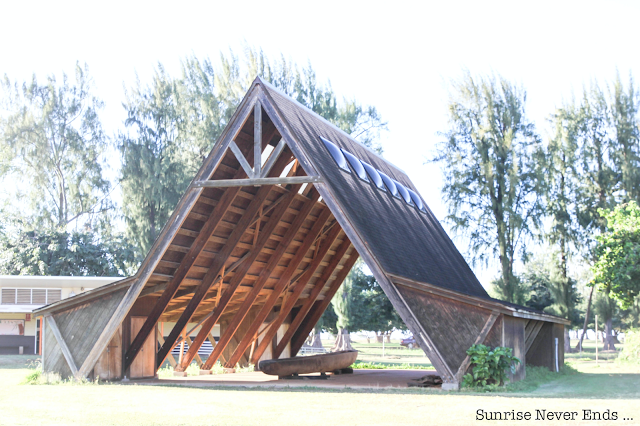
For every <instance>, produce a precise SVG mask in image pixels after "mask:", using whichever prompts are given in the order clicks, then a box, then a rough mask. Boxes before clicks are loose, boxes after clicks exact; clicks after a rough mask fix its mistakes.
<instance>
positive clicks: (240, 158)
mask: <svg viewBox="0 0 640 426" xmlns="http://www.w3.org/2000/svg"><path fill="white" fill-rule="evenodd" d="M229 149H230V150H231V152H233V155H235V157H236V159H237V160H238V163H240V166H241V167H242V169H243V170H244V172H245V173H246V174H247V176H249V177H257V176H256V175H255V174H254V173H253V170H252V169H251V166H250V165H249V162H248V161H247V159H246V158H244V154H243V153H242V151H240V148H238V145H236V143H235V141H231V143H230V144H229Z"/></svg>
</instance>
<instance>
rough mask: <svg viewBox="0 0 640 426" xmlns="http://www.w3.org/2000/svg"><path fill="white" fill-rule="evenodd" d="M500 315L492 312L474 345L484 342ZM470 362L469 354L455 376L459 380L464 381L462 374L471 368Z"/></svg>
mask: <svg viewBox="0 0 640 426" xmlns="http://www.w3.org/2000/svg"><path fill="white" fill-rule="evenodd" d="M499 316H500V314H499V313H497V312H492V313H491V316H490V317H489V318H488V319H487V322H485V323H484V327H482V330H481V331H480V334H478V337H476V341H475V342H474V345H479V344H481V343H482V342H484V339H486V338H487V335H488V334H489V331H491V327H493V324H495V322H496V319H498V317H499ZM470 363H471V357H470V356H469V355H467V356H466V357H465V359H464V360H463V361H462V364H460V367H459V368H458V371H457V372H456V374H455V378H456V380H457V381H458V382H461V381H462V376H464V372H465V371H467V368H469V364H470Z"/></svg>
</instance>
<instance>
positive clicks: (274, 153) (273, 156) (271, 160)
mask: <svg viewBox="0 0 640 426" xmlns="http://www.w3.org/2000/svg"><path fill="white" fill-rule="evenodd" d="M284 147H285V143H284V139H280V142H278V145H276V147H275V148H274V150H273V151H272V152H271V155H270V156H269V159H268V160H267V162H266V163H265V164H264V169H263V170H262V174H261V175H260V177H261V178H266V177H267V176H269V172H270V171H271V168H273V165H274V164H275V163H276V160H277V159H278V157H280V154H281V153H282V150H283V149H284Z"/></svg>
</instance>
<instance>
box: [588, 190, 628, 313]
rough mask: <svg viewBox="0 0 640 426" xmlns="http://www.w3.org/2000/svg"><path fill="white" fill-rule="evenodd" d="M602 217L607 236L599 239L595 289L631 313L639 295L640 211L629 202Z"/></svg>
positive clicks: (594, 277)
mask: <svg viewBox="0 0 640 426" xmlns="http://www.w3.org/2000/svg"><path fill="white" fill-rule="evenodd" d="M601 214H602V215H603V216H604V217H605V219H606V220H607V232H605V233H603V234H601V235H599V236H598V238H597V240H598V244H597V246H596V250H595V252H596V259H597V260H596V262H595V264H594V265H593V267H592V271H593V275H594V276H593V282H592V285H597V286H598V287H599V288H600V289H601V290H603V291H606V292H608V294H609V296H610V297H611V298H613V299H615V300H616V301H617V303H618V305H619V306H620V307H621V308H622V309H629V308H630V307H631V306H632V305H633V303H634V301H635V299H636V298H637V297H638V293H640V207H638V204H637V203H636V202H635V201H630V202H629V203H625V204H621V205H619V206H617V207H616V208H615V209H613V210H611V211H602V212H601Z"/></svg>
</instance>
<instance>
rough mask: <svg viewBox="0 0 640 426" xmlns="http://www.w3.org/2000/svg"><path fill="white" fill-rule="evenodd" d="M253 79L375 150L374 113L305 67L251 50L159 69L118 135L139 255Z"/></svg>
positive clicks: (130, 229) (128, 215) (130, 102)
mask: <svg viewBox="0 0 640 426" xmlns="http://www.w3.org/2000/svg"><path fill="white" fill-rule="evenodd" d="M256 75H260V76H261V77H263V78H264V79H265V80H267V81H269V82H271V83H272V84H274V85H275V86H276V87H277V88H279V89H280V90H282V91H283V92H285V93H286V94H288V95H290V96H291V97H293V98H294V99H296V100H298V101H299V102H301V103H302V104H303V105H305V106H307V107H308V108H310V109H311V110H313V111H314V112H316V113H318V114H319V115H321V116H323V117H325V118H326V119H327V120H329V121H331V122H332V123H334V124H335V125H336V126H338V127H340V128H341V129H343V130H344V131H346V132H347V133H350V134H351V135H353V136H354V137H356V139H358V140H359V141H360V142H362V143H364V144H366V145H369V146H372V147H373V148H374V149H376V148H377V149H378V150H379V145H377V141H378V137H379V133H380V131H382V130H384V129H385V128H386V123H385V122H383V121H382V119H381V118H380V115H379V114H378V112H377V110H376V109H375V108H374V107H370V106H363V105H361V104H360V103H358V102H357V101H355V100H353V99H343V100H342V101H340V100H339V99H338V97H337V95H336V94H335V93H334V91H333V89H332V88H331V85H330V83H325V84H323V83H320V82H318V81H317V78H316V75H315V72H314V70H313V68H312V67H311V65H307V66H306V67H303V68H300V67H298V66H297V65H296V64H292V63H290V62H287V61H286V60H285V59H284V57H282V58H280V59H278V60H275V61H272V60H269V59H268V58H267V57H266V56H265V55H264V53H263V52H262V51H260V50H256V49H251V48H246V50H245V52H244V57H243V59H239V58H238V57H237V56H236V55H234V54H233V52H231V53H230V54H228V55H221V56H220V60H219V62H217V63H215V64H214V63H213V62H212V61H211V60H210V59H204V60H200V59H198V58H196V57H195V56H191V57H188V58H186V59H185V60H184V61H183V62H182V70H181V75H180V76H178V77H174V76H171V75H169V74H168V73H167V72H166V70H165V69H164V68H163V67H162V65H160V64H159V65H158V66H157V68H156V72H155V75H154V78H153V80H152V82H151V83H150V84H149V85H146V86H145V85H142V84H141V83H140V81H136V83H135V84H134V86H133V87H132V88H130V89H129V90H127V94H126V95H127V96H126V101H125V102H124V104H123V105H124V108H125V110H126V112H127V119H126V121H125V127H126V132H122V133H120V134H119V136H118V137H117V142H118V147H119V149H120V152H121V155H122V161H123V167H122V172H121V184H122V193H123V213H124V217H125V221H126V224H127V233H128V235H129V237H130V238H131V239H132V240H133V241H134V242H135V243H136V245H137V246H138V248H139V251H140V254H141V255H142V254H144V253H146V252H147V251H148V249H149V248H150V246H151V244H152V243H153V241H154V240H155V238H156V237H157V235H158V233H159V232H160V230H161V229H162V227H163V225H164V223H165V222H166V220H167V219H168V217H169V216H170V214H171V212H172V210H173V208H174V206H175V205H176V203H177V201H178V199H179V197H180V196H181V194H182V193H183V191H184V189H185V188H186V187H187V185H188V184H189V182H190V180H191V178H192V177H193V176H194V175H195V173H196V171H197V169H198V167H199V165H200V164H202V161H203V160H204V158H205V157H206V155H207V154H208V153H209V151H210V150H211V148H212V147H213V144H214V143H215V141H216V140H217V138H218V137H219V135H220V134H221V132H222V130H223V129H224V128H225V126H226V125H227V123H228V121H229V119H230V118H231V116H232V114H233V112H234V111H235V108H236V106H237V105H238V104H239V102H240V100H241V99H242V96H243V94H244V93H245V92H246V90H247V89H248V87H249V85H250V84H251V82H252V81H253V79H254V78H255V76H256Z"/></svg>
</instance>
